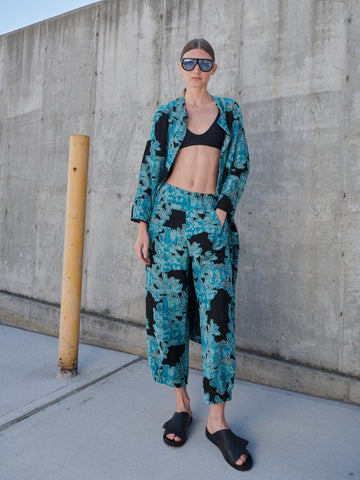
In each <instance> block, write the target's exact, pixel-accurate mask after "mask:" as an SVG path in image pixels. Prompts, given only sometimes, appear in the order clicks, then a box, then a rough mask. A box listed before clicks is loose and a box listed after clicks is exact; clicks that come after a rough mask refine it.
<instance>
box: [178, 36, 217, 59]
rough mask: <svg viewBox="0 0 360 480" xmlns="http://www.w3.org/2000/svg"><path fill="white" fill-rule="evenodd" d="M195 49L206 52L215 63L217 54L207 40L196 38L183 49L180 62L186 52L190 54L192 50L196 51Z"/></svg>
mask: <svg viewBox="0 0 360 480" xmlns="http://www.w3.org/2000/svg"><path fill="white" fill-rule="evenodd" d="M195 48H201V50H204V51H205V52H206V53H208V54H209V55H210V57H211V58H212V60H214V62H215V52H214V49H213V48H212V46H211V45H210V43H209V42H208V41H207V40H205V38H194V39H193V40H190V41H189V42H187V44H186V45H185V47H184V48H183V49H182V52H181V55H180V60H181V59H182V58H183V56H184V55H185V53H186V52H189V51H190V50H194V49H195Z"/></svg>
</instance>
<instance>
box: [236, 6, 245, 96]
mask: <svg viewBox="0 0 360 480" xmlns="http://www.w3.org/2000/svg"><path fill="white" fill-rule="evenodd" d="M244 10H245V1H244V0H242V1H241V3H240V39H239V40H240V51H239V78H238V86H239V89H238V92H237V93H236V97H239V103H240V96H241V94H242V86H243V70H242V67H243V63H244V62H243V53H244V33H243V26H244V16H245V14H244Z"/></svg>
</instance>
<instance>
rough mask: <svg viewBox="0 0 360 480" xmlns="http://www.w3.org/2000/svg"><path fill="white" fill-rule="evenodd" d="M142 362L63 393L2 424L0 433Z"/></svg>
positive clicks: (132, 363) (113, 371) (124, 366)
mask: <svg viewBox="0 0 360 480" xmlns="http://www.w3.org/2000/svg"><path fill="white" fill-rule="evenodd" d="M142 360H144V359H143V358H142V357H138V358H136V359H135V360H132V361H131V362H129V363H126V364H125V365H122V366H121V367H118V368H116V369H115V370H112V371H111V372H108V373H105V374H104V375H102V376H101V377H99V378H96V379H95V380H91V381H90V382H88V383H85V384H84V385H81V386H80V387H78V388H76V389H75V390H72V391H71V392H67V393H64V394H63V395H60V396H59V397H57V398H55V399H54V400H51V401H49V402H47V403H44V405H41V406H40V407H36V408H34V409H33V410H30V411H29V412H27V413H25V414H24V415H21V416H19V417H17V418H14V419H13V420H10V421H9V422H7V423H4V425H0V432H2V431H3V430H6V429H7V428H9V427H11V426H12V425H15V424H17V423H20V422H21V421H23V420H26V419H27V418H29V417H32V416H33V415H35V414H37V413H38V412H41V411H42V410H45V409H46V408H48V407H51V406H52V405H55V404H56V403H59V402H61V401H62V400H65V398H68V397H71V396H72V395H75V394H76V393H79V392H81V391H82V390H85V389H86V388H88V387H91V386H92V385H94V384H95V383H98V382H101V381H102V380H105V379H106V378H109V377H111V376H112V375H114V374H115V373H118V372H121V370H125V369H126V368H128V367H131V365H134V364H135V363H138V362H140V361H142ZM60 381H61V380H60Z"/></svg>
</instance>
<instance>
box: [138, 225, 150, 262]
mask: <svg viewBox="0 0 360 480" xmlns="http://www.w3.org/2000/svg"><path fill="white" fill-rule="evenodd" d="M147 228H148V226H147V223H145V222H139V230H138V234H137V238H136V242H135V245H134V250H135V252H136V255H137V256H138V259H139V260H141V261H142V262H143V263H145V265H150V259H149V257H148V253H149V234H148V231H147Z"/></svg>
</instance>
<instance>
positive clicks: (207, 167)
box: [166, 145, 220, 193]
mask: <svg viewBox="0 0 360 480" xmlns="http://www.w3.org/2000/svg"><path fill="white" fill-rule="evenodd" d="M219 154H220V150H218V149H217V148H214V147H208V146H206V145H192V146H191V147H186V148H182V149H181V150H179V153H178V154H177V156H176V158H175V162H174V167H173V171H172V172H171V174H170V176H169V178H168V179H167V180H166V182H167V183H169V184H170V185H173V186H174V187H179V188H182V189H184V190H190V191H191V192H199V193H216V183H217V176H218V170H219Z"/></svg>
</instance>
